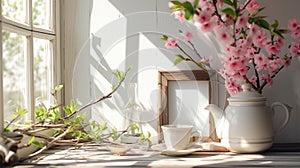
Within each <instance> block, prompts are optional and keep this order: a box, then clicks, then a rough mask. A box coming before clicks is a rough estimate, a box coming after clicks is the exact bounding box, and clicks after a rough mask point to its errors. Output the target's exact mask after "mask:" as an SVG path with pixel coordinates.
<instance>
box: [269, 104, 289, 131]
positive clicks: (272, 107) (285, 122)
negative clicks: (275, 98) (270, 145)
mask: <svg viewBox="0 0 300 168" xmlns="http://www.w3.org/2000/svg"><path fill="white" fill-rule="evenodd" d="M276 106H279V107H282V108H283V109H284V111H285V114H286V117H285V120H284V122H283V123H282V125H281V126H280V127H279V128H278V129H277V130H275V133H276V132H279V131H280V130H282V128H284V127H285V126H286V124H287V123H288V122H289V120H290V107H288V106H287V105H285V104H283V103H281V102H275V103H273V104H272V105H271V109H272V112H273V113H274V112H275V107H276Z"/></svg>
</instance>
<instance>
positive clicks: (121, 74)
mask: <svg viewBox="0 0 300 168" xmlns="http://www.w3.org/2000/svg"><path fill="white" fill-rule="evenodd" d="M112 74H113V75H114V76H115V77H116V78H117V79H118V80H119V81H122V80H123V79H124V77H125V73H124V72H121V71H119V70H114V71H113V72H112Z"/></svg>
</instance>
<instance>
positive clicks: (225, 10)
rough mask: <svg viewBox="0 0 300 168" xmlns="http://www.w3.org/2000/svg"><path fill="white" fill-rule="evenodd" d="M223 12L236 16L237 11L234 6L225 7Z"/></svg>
mask: <svg viewBox="0 0 300 168" xmlns="http://www.w3.org/2000/svg"><path fill="white" fill-rule="evenodd" d="M222 12H223V13H224V14H227V15H230V16H232V17H235V12H234V10H233V9H232V8H225V9H223V10H222Z"/></svg>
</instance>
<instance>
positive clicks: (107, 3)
mask: <svg viewBox="0 0 300 168" xmlns="http://www.w3.org/2000/svg"><path fill="white" fill-rule="evenodd" d="M64 3H65V4H66V5H65V7H64V11H65V13H67V15H66V16H65V23H64V24H65V45H66V46H68V47H66V48H65V51H64V52H65V72H66V74H65V76H66V78H65V83H66V86H68V88H69V90H68V91H67V92H66V101H67V102H68V101H69V99H70V98H71V97H74V98H75V99H78V100H79V101H80V102H82V103H85V102H88V101H91V100H94V99H97V98H98V97H101V96H102V95H103V94H106V93H108V92H109V91H110V90H111V89H110V88H111V84H112V83H115V82H116V81H115V80H114V79H113V77H112V75H111V72H112V70H114V69H120V70H125V69H126V68H127V67H128V66H132V68H133V69H132V70H131V71H130V73H129V74H128V77H127V79H126V81H125V84H124V85H122V87H121V88H120V89H119V90H118V91H117V93H116V94H114V96H113V98H112V99H110V100H105V101H104V102H102V103H99V104H97V105H95V106H93V107H92V109H91V111H90V117H91V118H93V119H96V120H98V121H108V122H109V124H111V125H113V126H116V127H118V128H121V127H122V108H123V107H124V104H125V103H126V101H127V100H128V98H127V93H126V92H127V91H126V89H127V88H126V84H128V83H129V82H138V84H139V88H138V91H139V98H140V101H141V102H142V104H143V105H144V106H145V108H146V112H145V113H144V115H143V121H145V122H146V123H145V124H144V126H145V128H147V130H149V131H151V132H152V134H153V135H155V133H156V131H155V130H156V129H157V116H158V114H157V103H158V102H157V95H158V88H157V83H158V81H157V72H158V70H176V69H178V70H179V69H180V70H181V69H196V67H194V66H193V65H187V64H185V63H183V64H180V65H179V66H173V61H174V54H175V53H178V51H176V50H167V49H165V47H164V43H163V42H162V41H161V40H160V37H161V35H162V34H168V35H172V36H178V35H179V33H178V29H182V30H183V29H185V28H189V29H192V30H193V26H191V25H189V24H186V25H183V24H180V23H178V22H177V21H176V20H175V19H174V18H173V17H172V16H170V11H169V9H168V1H167V0H126V1H124V0H89V1H86V0H76V1H74V0H65V1H64ZM264 4H265V6H267V10H266V14H267V15H268V16H271V17H270V19H274V18H279V21H280V22H281V23H283V24H286V23H287V19H288V18H290V17H296V18H300V14H299V12H297V9H296V7H297V6H299V5H300V1H296V0H289V1H288V2H286V1H285V2H283V1H281V0H272V1H264ZM69 12H70V13H71V14H70V13H69ZM196 40H197V42H196V43H197V44H201V45H197V47H198V48H199V50H201V53H202V54H203V55H207V56H211V55H212V56H213V57H215V58H216V57H217V55H218V52H217V50H216V48H215V47H214V46H213V45H211V43H210V41H209V40H208V39H207V37H206V36H205V35H203V34H200V33H198V34H197V39H196ZM215 60H216V59H215ZM299 62H300V61H299V60H294V62H293V64H292V65H291V66H290V67H289V68H287V69H285V70H283V71H282V72H281V73H280V74H279V75H278V77H277V78H276V80H275V82H274V86H272V88H267V89H266V91H265V96H267V97H268V100H269V102H268V103H269V104H270V103H271V102H273V101H282V102H285V103H287V104H289V105H290V106H293V107H294V109H293V111H292V114H291V121H290V123H289V124H288V126H287V127H286V128H285V129H284V130H283V131H282V132H281V133H279V134H278V135H277V136H276V138H275V140H276V142H300V132H299V131H297V130H298V128H299V127H300V126H299V123H300V122H299V121H300V114H299V112H300V109H299V105H300V89H299V87H297V86H299V84H300V78H299V71H300V66H299ZM216 66H218V62H217V63H216ZM70 88H72V89H70ZM280 122H281V118H280V117H276V121H275V125H276V126H278V125H279V124H280Z"/></svg>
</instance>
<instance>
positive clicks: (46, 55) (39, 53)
mask: <svg viewBox="0 0 300 168" xmlns="http://www.w3.org/2000/svg"><path fill="white" fill-rule="evenodd" d="M33 48H34V88H35V92H34V98H35V104H36V105H40V104H41V103H43V104H45V105H49V103H50V99H51V97H50V89H51V87H52V86H51V84H52V80H51V79H52V78H51V76H52V71H53V70H52V68H51V67H52V65H51V42H50V41H49V40H44V39H39V38H34V40H33Z"/></svg>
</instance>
